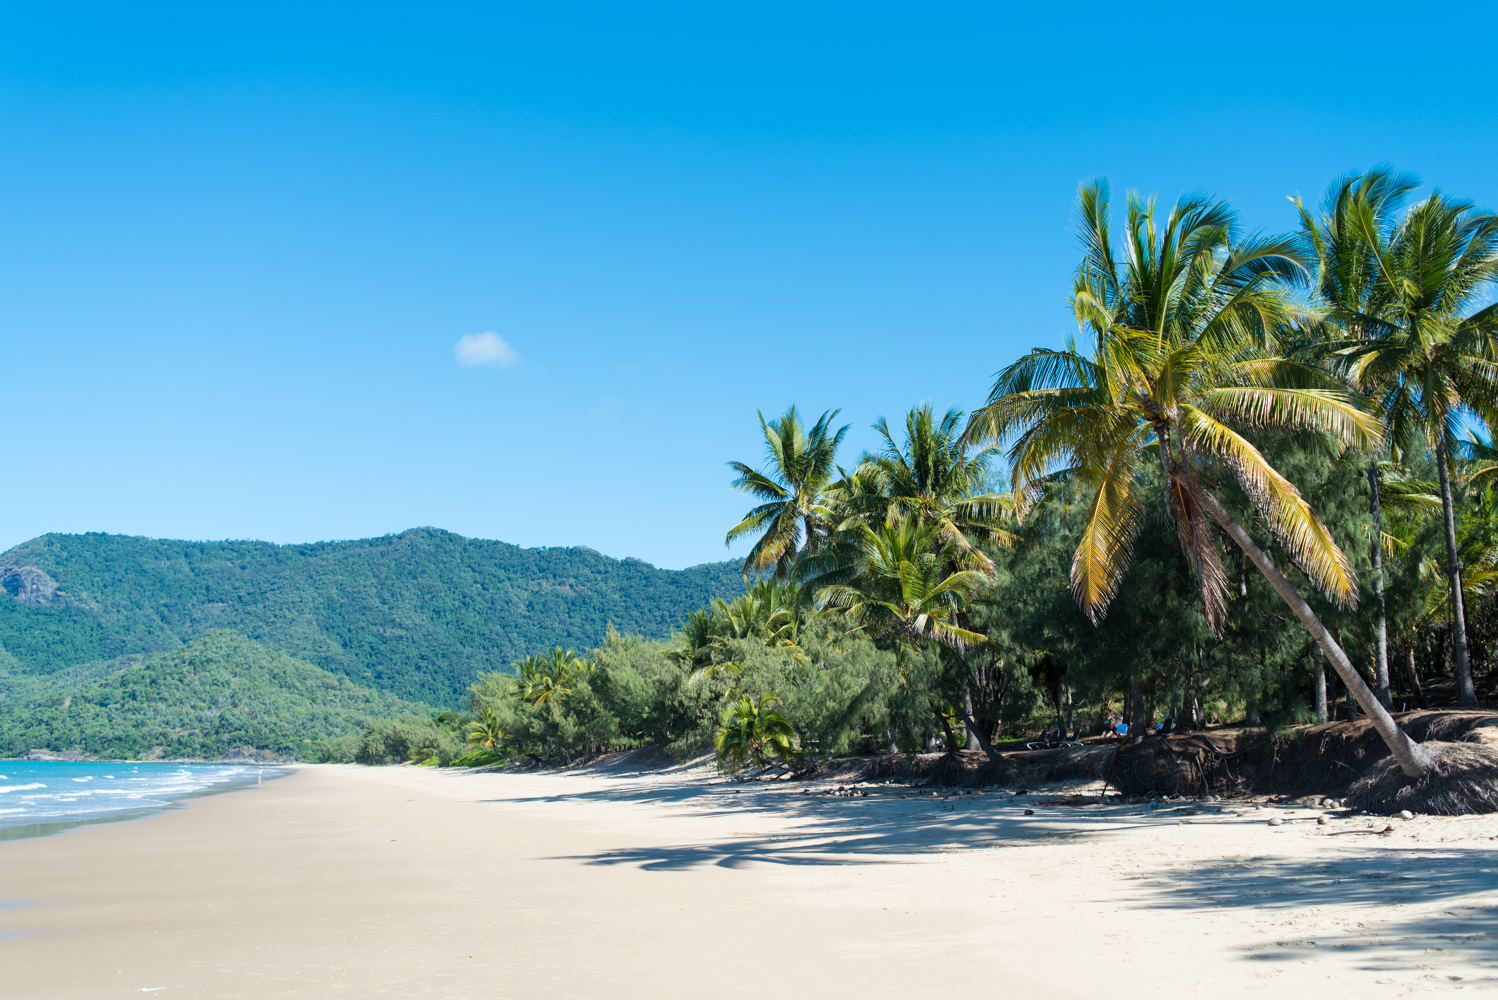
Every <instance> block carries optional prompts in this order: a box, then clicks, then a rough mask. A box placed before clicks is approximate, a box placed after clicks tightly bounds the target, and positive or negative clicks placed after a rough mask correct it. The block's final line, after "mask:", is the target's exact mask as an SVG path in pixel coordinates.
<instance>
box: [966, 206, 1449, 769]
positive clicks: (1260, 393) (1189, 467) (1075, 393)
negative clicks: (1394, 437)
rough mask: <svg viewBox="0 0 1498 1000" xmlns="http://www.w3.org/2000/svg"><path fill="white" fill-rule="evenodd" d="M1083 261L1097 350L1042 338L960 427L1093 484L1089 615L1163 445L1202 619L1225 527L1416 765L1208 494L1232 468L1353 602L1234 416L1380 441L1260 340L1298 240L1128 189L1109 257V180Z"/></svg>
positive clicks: (1023, 461)
mask: <svg viewBox="0 0 1498 1000" xmlns="http://www.w3.org/2000/svg"><path fill="white" fill-rule="evenodd" d="M1079 208H1080V213H1079V214H1080V222H1081V226H1080V228H1081V234H1080V235H1081V238H1082V242H1083V245H1084V248H1085V255H1084V258H1083V261H1082V264H1081V266H1080V267H1079V268H1078V271H1077V275H1076V279H1075V283H1074V291H1073V297H1072V305H1073V309H1074V311H1075V314H1076V317H1077V320H1078V323H1079V325H1081V326H1083V327H1084V328H1090V329H1091V331H1092V334H1093V338H1094V343H1093V350H1092V352H1091V354H1090V356H1089V355H1086V354H1083V353H1081V352H1080V351H1078V350H1077V349H1076V347H1075V346H1069V347H1068V348H1067V349H1065V350H1059V351H1058V350H1050V349H1044V348H1036V349H1035V350H1032V351H1031V352H1030V353H1029V354H1027V355H1025V356H1024V357H1023V358H1021V359H1020V360H1019V361H1017V362H1015V363H1014V364H1012V365H1010V366H1009V367H1008V368H1006V369H1005V370H1004V371H1002V372H1000V373H999V376H998V380H997V382H996V383H995V384H994V387H993V391H992V392H991V393H990V395H989V400H988V403H987V405H985V406H984V407H982V408H981V409H979V410H978V411H977V412H976V413H974V414H973V417H972V419H971V420H970V421H969V424H968V430H967V434H968V436H969V438H970V439H972V440H977V441H988V442H991V443H999V442H1003V441H1012V444H1011V447H1010V451H1009V457H1010V463H1011V469H1012V476H1011V485H1012V487H1013V488H1014V490H1015V494H1016V496H1023V495H1025V494H1026V492H1027V491H1028V489H1029V487H1030V484H1032V483H1034V482H1036V481H1037V480H1039V479H1041V478H1042V477H1044V476H1046V475H1049V474H1053V473H1055V472H1056V471H1057V469H1058V468H1064V469H1066V470H1067V472H1068V474H1069V475H1070V476H1071V477H1073V478H1074V479H1075V481H1077V482H1078V483H1079V484H1081V485H1082V486H1083V487H1084V488H1085V489H1087V490H1089V491H1091V492H1092V494H1093V496H1092V501H1091V504H1090V506H1089V509H1088V511H1087V515H1086V524H1085V526H1084V529H1083V534H1082V540H1081V544H1080V545H1079V546H1078V548H1077V552H1076V556H1075V557H1074V559H1073V562H1072V570H1071V584H1072V592H1073V593H1074V594H1075V596H1076V598H1077V600H1078V603H1079V604H1080V605H1081V606H1082V609H1083V610H1084V611H1085V612H1086V613H1087V614H1088V615H1089V616H1090V617H1091V618H1092V619H1093V621H1095V622H1096V621H1099V620H1101V619H1102V617H1103V615H1104V614H1105V613H1106V611H1107V608H1108V604H1109V602H1110V601H1111V600H1112V598H1113V596H1114V594H1116V593H1117V590H1118V587H1119V584H1120V582H1121V580H1122V578H1123V574H1124V571H1125V569H1127V567H1128V564H1129V561H1130V557H1131V554H1132V550H1133V545H1134V540H1135V538H1136V537H1137V535H1138V532H1139V529H1140V526H1141V524H1142V522H1143V520H1144V517H1145V507H1144V502H1143V498H1142V496H1141V495H1140V494H1141V489H1142V485H1143V477H1142V476H1141V475H1140V473H1141V471H1142V470H1141V463H1142V462H1143V461H1145V460H1146V458H1147V456H1148V455H1149V454H1150V452H1152V451H1153V452H1154V453H1155V454H1157V455H1158V456H1159V460H1160V463H1161V465H1162V466H1163V467H1164V471H1165V474H1166V475H1165V478H1166V507H1167V509H1168V511H1169V512H1170V514H1171V516H1172V517H1173V518H1174V520H1175V523H1176V527H1177V531H1178V533H1179V536H1180V540H1181V545H1182V548H1183V549H1184V551H1185V554H1186V557H1187V560H1188V562H1189V563H1190V564H1191V566H1192V569H1193V570H1194V572H1195V575H1196V577H1197V579H1198V581H1199V583H1200V585H1201V590H1202V598H1203V601H1204V605H1205V614H1206V618H1207V621H1208V623H1209V624H1210V625H1211V626H1212V627H1213V628H1214V629H1217V630H1220V629H1221V628H1222V627H1223V623H1224V613H1225V607H1226V585H1227V577H1226V574H1225V572H1224V570H1223V566H1222V558H1221V552H1220V549H1219V545H1218V541H1217V538H1216V537H1215V536H1214V532H1213V531H1212V528H1211V522H1215V523H1216V524H1217V526H1218V527H1220V528H1221V529H1222V530H1223V531H1225V532H1226V533H1227V534H1228V536H1229V537H1231V538H1232V539H1233V541H1234V542H1236V543H1237V544H1238V546H1239V547H1240V548H1241V549H1242V550H1243V552H1244V553H1245V554H1246V555H1247V556H1248V558H1249V559H1251V560H1252V561H1253V563H1254V565H1255V566H1257V567H1258V569H1259V571H1260V572H1261V573H1263V574H1264V576H1265V577H1266V578H1267V579H1268V581H1269V583H1270V585H1271V586H1273V587H1274V589H1275V591H1276V592H1277V593H1278V594H1279V595H1280V598H1281V599H1282V600H1284V601H1285V603H1286V604H1287V605H1289V607H1290V609H1291V610H1292V611H1293V612H1294V613H1295V615H1296V617H1297V618H1299V619H1300V621H1301V623H1302V624H1303V625H1304V626H1305V627H1306V629H1307V630H1308V631H1309V632H1310V633H1311V635H1312V637H1313V638H1314V639H1315V640H1316V643H1317V644H1318V645H1319V646H1320V647H1321V648H1322V649H1323V650H1324V651H1325V653H1326V655H1327V658H1328V660H1329V661H1330V662H1331V663H1332V665H1333V667H1334V668H1335V669H1336V671H1337V673H1338V675H1340V676H1341V678H1342V680H1343V682H1344V683H1345V684H1346V685H1347V686H1348V689H1349V690H1350V691H1353V692H1354V693H1355V696H1356V697H1357V699H1358V701H1359V702H1360V703H1362V704H1363V705H1364V708H1365V711H1367V713H1368V715H1369V717H1370V719H1372V720H1373V723H1374V725H1375V726H1376V727H1377V729H1378V732H1379V734H1380V736H1382V737H1383V739H1384V741H1385V742H1386V743H1387V744H1388V745H1389V748H1390V750H1391V752H1392V753H1393V754H1394V756H1395V758H1396V759H1397V760H1398V761H1399V764H1400V766H1401V768H1402V769H1403V770H1404V772H1405V773H1406V774H1408V775H1411V776H1420V775H1423V774H1425V773H1426V772H1427V771H1428V770H1429V768H1430V766H1431V763H1432V758H1431V756H1430V754H1429V752H1428V751H1426V750H1424V749H1423V748H1421V747H1420V746H1418V745H1417V744H1416V743H1415V742H1414V741H1412V740H1411V739H1410V738H1409V737H1408V736H1407V735H1406V734H1405V733H1404V732H1403V731H1401V730H1400V729H1399V727H1398V725H1397V724H1396V723H1395V722H1394V719H1393V717H1392V716H1390V715H1389V713H1388V711H1387V710H1386V709H1384V707H1383V706H1382V705H1381V704H1379V703H1378V701H1377V699H1376V698H1375V697H1374V695H1373V692H1372V691H1370V690H1369V689H1368V686H1367V684H1365V683H1364V682H1363V679H1362V677H1361V676H1360V675H1359V674H1358V673H1357V671H1356V670H1355V669H1353V666H1352V663H1351V662H1350V661H1349V660H1348V658H1347V655H1346V653H1344V652H1343V651H1342V648H1341V646H1339V645H1338V644H1337V643H1336V641H1335V640H1333V639H1332V637H1331V634H1330V633H1329V632H1327V630H1326V628H1325V626H1323V625H1322V623H1321V621H1320V620H1319V619H1318V618H1317V617H1316V614H1315V612H1314V611H1312V609H1311V607H1310V605H1309V604H1307V603H1306V601H1305V600H1304V598H1302V597H1301V596H1300V594H1299V593H1298V592H1297V591H1296V590H1295V588H1294V587H1293V586H1292V585H1291V584H1290V582H1289V581H1288V580H1287V579H1285V577H1284V575H1283V574H1282V573H1281V572H1280V571H1279V569H1278V567H1276V566H1275V564H1274V563H1273V562H1271V561H1270V559H1269V557H1268V556H1267V555H1266V554H1265V553H1264V551H1263V549H1261V548H1260V547H1259V546H1258V544H1257V543H1256V542H1254V540H1253V538H1252V537H1250V536H1249V534H1248V532H1247V531H1245V530H1244V528H1243V526H1242V525H1241V524H1239V523H1238V521H1237V520H1236V519H1235V518H1234V517H1233V516H1232V514H1230V513H1229V512H1228V509H1227V507H1225V506H1224V505H1223V503H1222V502H1221V501H1220V500H1219V499H1218V498H1217V496H1216V494H1215V493H1214V492H1213V490H1212V488H1211V483H1212V482H1213V479H1214V478H1215V477H1216V475H1217V474H1231V475H1233V476H1234V477H1235V478H1236V479H1237V480H1238V482H1239V483H1240V484H1241V485H1242V486H1243V488H1244V491H1245V492H1246V493H1247V494H1248V497H1249V499H1250V501H1251V502H1252V503H1253V505H1254V507H1255V509H1256V510H1257V512H1258V513H1259V515H1260V516H1262V517H1263V518H1264V519H1265V521H1267V522H1268V524H1269V525H1270V527H1271V529H1272V530H1273V532H1274V534H1275V535H1276V537H1277V538H1278V539H1279V541H1280V542H1281V544H1283V545H1284V546H1285V547H1286V548H1287V549H1288V550H1289V552H1290V554H1291V556H1292V558H1293V559H1294V560H1295V563H1296V565H1297V566H1298V567H1299V568H1300V569H1301V570H1302V571H1303V572H1304V573H1305V574H1306V576H1307V577H1308V578H1309V579H1310V580H1311V582H1312V583H1313V584H1315V585H1316V586H1318V587H1319V588H1321V589H1322V590H1323V591H1324V592H1325V593H1326V594H1327V596H1328V597H1329V598H1331V599H1332V600H1333V601H1336V602H1338V603H1341V604H1347V603H1349V602H1351V601H1352V600H1353V598H1354V596H1355V588H1354V579H1353V574H1352V568H1351V566H1350V565H1349V563H1348V560H1347V557H1346V556H1345V555H1344V554H1343V553H1342V551H1341V549H1339V548H1338V547H1337V544H1336V542H1335V541H1333V539H1332V537H1331V533H1330V532H1329V531H1328V530H1327V528H1326V526H1325V525H1324V524H1322V522H1321V520H1320V518H1318V517H1317V516H1316V514H1315V512H1314V511H1312V510H1311V508H1310V506H1309V505H1308V504H1307V503H1306V502H1305V500H1304V499H1303V498H1302V497H1301V495H1300V492H1299V490H1297V489H1296V488H1295V486H1294V485H1293V484H1291V483H1290V482H1289V480H1287V479H1285V478H1284V477H1283V476H1282V475H1280V473H1279V472H1278V471H1276V470H1275V469H1274V467H1273V466H1271V465H1270V464H1269V462H1268V461H1267V460H1266V459H1265V458H1264V456H1263V454H1261V453H1260V451H1259V450H1258V448H1256V447H1255V446H1254V445H1253V444H1252V443H1250V442H1249V441H1248V439H1247V438H1245V437H1244V436H1243V435H1242V434H1241V433H1240V432H1239V431H1238V430H1237V429H1235V427H1234V425H1238V426H1241V427H1245V428H1287V429H1304V430H1314V431H1320V432H1322V433H1325V434H1327V435H1329V436H1330V437H1332V438H1333V439H1335V440H1337V441H1339V442H1341V443H1342V444H1344V445H1356V446H1359V447H1363V448H1372V447H1374V446H1376V445H1377V444H1378V442H1379V430H1380V427H1379V423H1378V421H1377V419H1376V418H1374V417H1372V416H1370V415H1369V414H1367V413H1365V412H1364V411H1363V410H1362V409H1361V408H1360V407H1359V405H1358V403H1357V402H1356V401H1355V400H1354V399H1353V398H1351V397H1350V396H1349V395H1348V393H1347V392H1346V391H1345V390H1344V389H1343V388H1341V387H1340V386H1339V385H1338V384H1337V383H1336V382H1334V381H1333V380H1332V379H1330V378H1329V377H1327V376H1326V375H1325V374H1324V373H1323V372H1322V371H1321V370H1320V369H1318V368H1316V367H1314V366H1311V365H1305V364H1300V363H1296V362H1293V361H1289V360H1287V359H1284V358H1281V357H1276V356H1274V355H1272V354H1271V353H1269V348H1270V346H1271V345H1272V344H1273V343H1274V342H1275V337H1276V336H1277V334H1279V332H1280V331H1281V329H1282V328H1284V327H1287V326H1289V325H1290V324H1291V323H1293V322H1294V321H1295V319H1296V318H1297V311H1296V307H1295V305H1294V302H1293V300H1292V298H1291V296H1290V292H1289V289H1288V288H1287V287H1286V286H1287V285H1289V284H1291V283H1293V282H1295V281H1297V280H1303V279H1304V278H1305V276H1306V271H1305V267H1304V264H1303V261H1302V260H1301V258H1300V257H1299V256H1298V255H1297V253H1296V250H1295V245H1294V242H1293V241H1292V240H1289V239H1282V238H1274V237H1262V236H1257V235H1245V234H1243V233H1242V232H1241V231H1240V227H1239V223H1238V219H1237V215H1236V213H1235V212H1234V211H1233V210H1232V209H1231V208H1230V207H1229V206H1228V205H1227V204H1226V203H1224V202H1220V201H1210V200H1208V199H1207V198H1205V197H1201V196H1187V197H1185V198H1182V199H1181V200H1180V201H1178V202H1177V203H1176V205H1175V207H1174V208H1173V209H1172V210H1171V212H1170V214H1169V216H1168V218H1167V219H1166V220H1165V224H1164V227H1163V229H1161V228H1159V227H1157V225H1156V220H1155V205H1154V202H1153V201H1152V200H1151V201H1147V202H1146V201H1143V200H1141V199H1139V198H1138V197H1137V196H1134V195H1131V196H1130V197H1129V201H1128V223H1127V232H1126V255H1125V259H1124V261H1123V262H1120V261H1118V260H1116V259H1115V257H1114V251H1113V246H1112V242H1111V238H1110V231H1109V219H1108V187H1107V184H1106V182H1103V181H1095V182H1093V183H1091V184H1087V185H1084V186H1083V188H1082V191H1081V197H1080V206H1079Z"/></svg>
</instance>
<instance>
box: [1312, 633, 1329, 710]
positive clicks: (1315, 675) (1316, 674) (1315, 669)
mask: <svg viewBox="0 0 1498 1000" xmlns="http://www.w3.org/2000/svg"><path fill="white" fill-rule="evenodd" d="M1311 687H1312V689H1313V690H1314V693H1315V695H1316V721H1317V722H1326V721H1328V720H1327V713H1326V666H1325V664H1323V663H1322V662H1321V647H1320V646H1312V647H1311Z"/></svg>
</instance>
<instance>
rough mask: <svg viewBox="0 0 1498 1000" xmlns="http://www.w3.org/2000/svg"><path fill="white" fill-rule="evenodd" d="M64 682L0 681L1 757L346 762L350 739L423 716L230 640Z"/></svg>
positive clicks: (224, 635) (203, 642)
mask: <svg viewBox="0 0 1498 1000" xmlns="http://www.w3.org/2000/svg"><path fill="white" fill-rule="evenodd" d="M67 681H68V678H67V677H66V675H53V676H52V677H50V678H37V677H34V676H29V675H20V676H16V675H10V674H6V675H0V689H3V690H4V692H5V695H6V697H5V700H4V711H3V712H0V755H5V756H9V755H14V754H20V753H25V752H26V751H27V750H30V749H33V748H43V747H45V748H50V749H56V750H70V749H77V750H80V751H82V752H83V753H85V754H88V755H90V756H97V757H107V758H113V757H124V758H139V757H143V756H146V755H158V756H165V757H188V758H217V757H219V756H222V755H223V754H224V753H225V752H226V751H228V750H231V749H235V748H241V747H253V748H256V749H262V750H271V751H274V752H275V753H277V754H279V755H281V756H283V757H289V758H297V759H302V760H308V759H347V757H346V756H345V753H346V750H347V746H346V743H345V742H342V741H346V740H347V739H348V738H349V737H350V735H351V734H354V733H357V732H358V731H359V730H361V729H363V728H364V727H366V726H367V725H369V723H370V722H371V721H372V720H374V719H378V718H381V717H385V716H392V715H399V714H403V713H407V712H410V711H412V710H413V709H419V707H420V706H416V705H413V704H411V703H409V702H403V701H400V700H399V699H397V698H394V697H392V696H391V695H387V694H381V693H378V692H375V691H370V690H368V689H367V688H361V687H359V686H357V685H355V684H352V683H350V682H349V681H348V679H347V678H344V677H339V676H337V675H336V674H330V673H328V672H327V671H325V670H321V669H319V668H317V667H315V666H313V665H311V664H309V663H303V662H302V661H300V660H297V659H294V658H293V657H290V656H287V655H286V654H285V653H277V652H273V651H271V650H268V649H265V648H264V647H262V646H259V645H257V644H255V643H253V642H251V641H250V640H248V639H245V638H244V637H242V636H239V635H236V634H235V633H233V632H228V631H220V632H215V633H213V634H212V635H210V636H208V637H206V638H204V639H200V640H198V641H196V642H193V643H190V644H189V645H187V646H184V647H182V648H180V649H178V650H175V651H174V652H171V653H161V654H156V655H154V656H146V657H135V658H127V659H124V660H119V661H115V662H114V663H113V664H110V665H108V670H107V672H105V673H104V674H103V675H102V676H92V677H87V678H86V679H85V680H83V682H81V683H78V682H74V683H68V682H67ZM348 756H351V754H349V755H348Z"/></svg>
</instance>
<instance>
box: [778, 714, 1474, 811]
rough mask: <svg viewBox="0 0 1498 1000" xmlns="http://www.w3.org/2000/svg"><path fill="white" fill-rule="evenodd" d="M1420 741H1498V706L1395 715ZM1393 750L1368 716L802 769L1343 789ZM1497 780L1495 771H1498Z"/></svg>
mask: <svg viewBox="0 0 1498 1000" xmlns="http://www.w3.org/2000/svg"><path fill="white" fill-rule="evenodd" d="M1396 718H1398V720H1399V723H1400V725H1401V726H1402V727H1403V728H1404V730H1405V732H1407V733H1409V734H1410V736H1411V737H1412V738H1413V739H1415V740H1416V741H1417V742H1421V743H1424V742H1428V741H1441V742H1463V741H1477V742H1494V743H1498V713H1494V712H1492V711H1480V710H1450V711H1446V710H1432V711H1421V712H1407V713H1403V714H1401V715H1399V716H1397V717H1396ZM1387 755H1388V751H1387V749H1386V748H1385V747H1384V744H1383V741H1382V740H1381V739H1380V738H1379V736H1378V733H1376V732H1375V731H1374V730H1373V727H1372V726H1371V725H1370V724H1369V723H1368V722H1367V720H1366V719H1359V720H1358V721H1356V722H1331V723H1326V724H1324V725H1318V726H1304V727H1300V728H1297V729H1291V730H1285V731H1282V732H1280V733H1275V734H1271V733H1269V732H1268V731H1266V730H1263V729H1212V730H1205V731H1202V732H1198V733H1186V734H1182V735H1172V736H1152V737H1150V738H1148V739H1146V740H1144V741H1143V742H1141V743H1138V744H1133V743H1124V742H1101V741H1100V742H1095V743H1087V744H1084V745H1082V746H1080V747H1071V748H1066V749H1058V750H1035V751H1019V752H1012V753H1003V754H1000V759H999V760H997V761H991V760H989V759H988V758H987V757H986V756H985V755H983V754H982V753H978V752H971V753H969V752H957V753H947V754H886V755H884V756H880V757H860V758H844V759H840V760H830V761H825V762H822V763H820V764H818V765H816V766H815V767H814V768H812V769H811V770H810V771H809V772H803V775H804V776H805V777H814V778H821V779H824V780H826V779H830V780H834V781H881V780H889V779H892V778H893V779H905V780H911V781H915V782H918V783H921V784H930V785H938V786H943V787H957V788H979V787H985V786H991V785H1001V786H1004V787H1010V788H1021V787H1039V786H1041V785H1047V784H1054V783H1057V782H1064V781H1074V780H1087V779H1098V778H1106V779H1107V780H1108V784H1109V787H1110V788H1111V789H1113V790H1116V791H1118V792H1121V793H1123V794H1124V795H1126V796H1148V795H1185V796H1189V797H1198V796H1203V795H1297V796H1299V795H1330V796H1337V797H1340V796H1343V795H1345V794H1346V793H1347V791H1348V789H1349V788H1350V787H1351V786H1352V784H1353V783H1354V782H1356V781H1357V780H1358V779H1359V778H1361V777H1363V776H1364V775H1365V774H1367V773H1368V772H1369V771H1370V770H1371V769H1372V768H1373V766H1374V765H1375V764H1377V763H1378V762H1379V761H1380V760H1382V759H1383V758H1384V757H1386V756H1387ZM1494 780H1495V782H1498V774H1495V775H1494Z"/></svg>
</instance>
